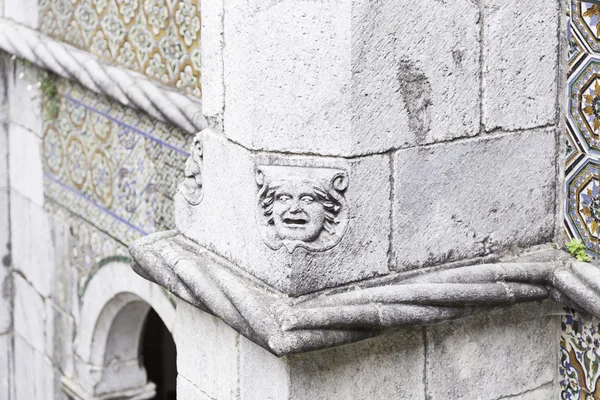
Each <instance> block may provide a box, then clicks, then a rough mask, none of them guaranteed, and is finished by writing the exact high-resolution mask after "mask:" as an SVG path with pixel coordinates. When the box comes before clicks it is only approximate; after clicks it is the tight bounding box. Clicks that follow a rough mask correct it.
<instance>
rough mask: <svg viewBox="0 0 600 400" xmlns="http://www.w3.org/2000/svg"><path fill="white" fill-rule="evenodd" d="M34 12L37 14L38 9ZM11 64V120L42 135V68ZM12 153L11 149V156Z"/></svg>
mask: <svg viewBox="0 0 600 400" xmlns="http://www.w3.org/2000/svg"><path fill="white" fill-rule="evenodd" d="M11 1H20V0H11ZM25 1H31V0H25ZM15 8H21V7H15ZM34 13H35V14H37V10H36V11H35V12H34ZM9 65H10V68H9V69H8V103H9V115H10V120H11V121H12V122H14V123H16V124H18V125H21V126H22V127H24V128H26V129H28V130H29V131H31V132H33V133H35V134H36V135H37V136H39V137H42V135H43V133H42V120H43V114H42V102H41V99H42V93H41V90H40V89H39V88H38V87H37V82H38V78H39V75H38V74H39V73H40V70H39V69H38V68H36V67H34V66H33V65H25V64H24V63H23V62H22V61H13V62H11V63H10V64H9ZM12 154H13V153H12V151H11V156H12Z"/></svg>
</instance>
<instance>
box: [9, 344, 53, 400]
mask: <svg viewBox="0 0 600 400" xmlns="http://www.w3.org/2000/svg"><path fill="white" fill-rule="evenodd" d="M14 354H15V360H14V361H15V394H16V400H50V399H52V400H55V399H57V400H62V398H61V397H55V394H56V393H57V392H55V383H56V381H57V380H56V377H55V370H54V368H53V366H52V364H51V363H50V361H49V360H48V359H47V358H46V357H45V356H44V355H43V353H40V352H38V351H37V350H35V349H34V348H33V347H31V346H30V345H29V344H28V343H27V342H26V341H25V340H23V339H22V338H21V337H20V336H19V335H15V350H14ZM63 398H64V397H63Z"/></svg>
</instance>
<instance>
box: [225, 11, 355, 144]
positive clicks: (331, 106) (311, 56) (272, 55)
mask: <svg viewBox="0 0 600 400" xmlns="http://www.w3.org/2000/svg"><path fill="white" fill-rule="evenodd" d="M350 20H351V2H350V1H345V0H336V1H331V2H323V3H320V4H319V6H318V7H315V5H314V3H311V2H298V1H293V0H283V1H276V2H274V1H267V2H264V1H251V2H243V3H238V2H225V20H224V21H225V41H226V43H227V45H226V46H225V48H224V57H223V60H224V66H225V67H224V70H225V83H226V87H227V89H226V91H225V103H226V104H227V106H226V108H225V133H226V135H227V136H228V137H230V138H231V139H233V140H234V141H236V142H239V143H242V144H243V145H245V146H247V147H250V148H253V149H265V150H280V151H290V152H311V153H319V154H347V153H349V152H351V151H352V148H351V141H350V140H349V133H350V121H351V117H350V111H351V110H350V101H351V97H350V87H351V75H352V74H351V70H350V65H351V51H350V38H351V32H350V25H351V24H350Z"/></svg>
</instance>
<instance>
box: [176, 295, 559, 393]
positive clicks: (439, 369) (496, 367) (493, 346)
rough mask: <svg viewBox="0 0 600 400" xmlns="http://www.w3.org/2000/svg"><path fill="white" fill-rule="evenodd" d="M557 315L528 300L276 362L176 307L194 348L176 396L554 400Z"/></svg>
mask: <svg viewBox="0 0 600 400" xmlns="http://www.w3.org/2000/svg"><path fill="white" fill-rule="evenodd" d="M561 312H562V309H561V308H560V307H559V306H558V305H557V304H556V303H552V302H550V301H545V302H534V303H528V304H522V305H517V306H513V307H510V308H497V309H493V310H489V311H485V312H482V313H480V314H477V315H473V316H470V317H467V318H464V319H461V320H458V321H454V322H447V323H442V324H438V325H433V326H428V327H418V328H408V329H397V330H392V331H388V332H386V333H385V334H383V335H381V336H378V337H376V338H371V339H367V340H364V341H361V342H358V343H353V344H348V345H344V346H340V347H337V348H333V349H326V350H319V351H313V352H308V353H304V354H298V355H289V356H286V357H282V358H277V357H275V356H273V355H272V354H270V353H269V352H267V351H265V350H264V349H262V348H261V347H259V346H257V345H255V344H254V343H252V342H250V341H249V340H247V339H245V338H244V337H243V336H241V335H240V334H238V333H237V332H235V331H234V330H233V329H231V328H229V327H228V326H227V325H226V324H225V323H223V322H222V321H220V320H219V319H217V318H215V317H213V316H211V315H209V314H207V313H205V312H203V311H200V310H198V309H196V308H194V307H192V306H190V305H189V304H186V303H185V302H183V301H179V300H178V304H177V319H176V323H175V332H174V334H175V338H176V341H177V342H178V343H193V344H194V345H193V346H189V347H188V348H187V349H186V351H185V352H182V353H180V354H179V356H178V360H177V370H178V372H179V379H178V399H179V398H181V399H183V400H192V399H193V400H196V399H231V398H240V399H242V400H244V399H246V400H251V399H273V400H284V399H286V400H287V399H313V400H320V399H323V400H325V399H327V400H333V399H410V400H425V399H428V400H449V399H452V400H459V399H482V400H496V399H501V398H509V399H513V398H514V399H551V398H554V397H558V394H557V393H558V387H557V385H558V383H557V381H556V380H555V379H556V378H555V377H556V371H557V370H558V354H559V336H560V315H559V314H560V313H561ZM513 396H514V397H513Z"/></svg>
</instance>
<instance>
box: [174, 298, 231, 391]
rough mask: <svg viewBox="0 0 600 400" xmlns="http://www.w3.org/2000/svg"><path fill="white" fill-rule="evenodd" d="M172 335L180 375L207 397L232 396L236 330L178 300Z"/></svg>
mask: <svg viewBox="0 0 600 400" xmlns="http://www.w3.org/2000/svg"><path fill="white" fill-rule="evenodd" d="M173 338H174V339H175V345H176V346H177V348H178V349H181V350H180V351H178V352H177V372H178V373H179V374H180V375H182V376H184V377H186V379H188V380H189V381H190V382H193V383H194V384H195V385H197V387H198V390H199V391H201V392H203V393H204V394H205V395H206V396H207V397H209V398H211V399H232V398H235V393H236V392H237V387H238V383H237V381H238V348H237V343H238V340H239V335H238V333H237V332H236V331H234V330H233V329H231V328H230V327H229V326H227V325H226V324H225V323H224V322H223V321H221V320H219V319H217V318H215V317H213V316H211V315H209V314H207V313H205V312H203V311H200V310H198V309H197V308H194V307H192V306H190V305H189V304H187V303H185V302H183V301H180V300H178V301H177V315H176V317H175V328H174V332H173ZM178 392H179V389H178ZM178 394H179V393H178ZM183 398H185V397H183Z"/></svg>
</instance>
